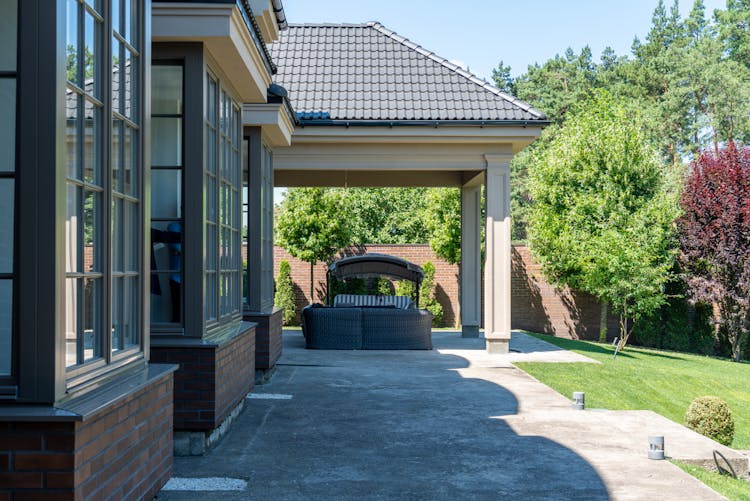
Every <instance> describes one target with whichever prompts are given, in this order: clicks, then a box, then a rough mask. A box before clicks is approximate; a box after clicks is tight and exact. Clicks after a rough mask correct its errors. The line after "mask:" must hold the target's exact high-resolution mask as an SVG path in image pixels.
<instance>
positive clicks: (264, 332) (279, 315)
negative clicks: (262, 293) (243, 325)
mask: <svg viewBox="0 0 750 501" xmlns="http://www.w3.org/2000/svg"><path fill="white" fill-rule="evenodd" d="M243 320H245V321H246V322H255V323H257V324H258V325H257V327H256V329H255V369H256V370H261V371H268V370H270V369H272V368H273V367H274V366H275V365H276V362H277V361H278V360H279V357H281V345H282V342H281V330H282V323H283V310H282V309H281V308H276V309H275V310H274V311H272V312H271V313H254V312H245V314H244V315H243Z"/></svg>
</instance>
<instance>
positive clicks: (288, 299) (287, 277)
mask: <svg viewBox="0 0 750 501" xmlns="http://www.w3.org/2000/svg"><path fill="white" fill-rule="evenodd" d="M273 304H274V305H276V306H277V307H279V308H282V309H283V310H284V312H283V313H282V315H283V317H282V318H283V321H284V325H292V323H293V322H294V319H295V318H296V317H297V302H296V301H295V298H294V283H293V282H292V267H291V265H290V264H289V261H287V260H286V259H284V260H283V261H281V262H280V263H279V277H278V278H277V279H276V295H275V296H274V299H273Z"/></svg>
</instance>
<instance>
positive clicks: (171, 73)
mask: <svg viewBox="0 0 750 501" xmlns="http://www.w3.org/2000/svg"><path fill="white" fill-rule="evenodd" d="M151 113H154V114H165V115H182V66H161V65H157V66H153V67H152V68H151Z"/></svg>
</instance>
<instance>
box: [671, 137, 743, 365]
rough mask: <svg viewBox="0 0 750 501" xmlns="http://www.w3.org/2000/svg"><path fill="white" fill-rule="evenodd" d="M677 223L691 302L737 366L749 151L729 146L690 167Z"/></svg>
mask: <svg viewBox="0 0 750 501" xmlns="http://www.w3.org/2000/svg"><path fill="white" fill-rule="evenodd" d="M681 205H682V210H683V211H684V214H683V215H682V216H681V217H680V218H679V219H678V226H679V230H680V250H681V261H682V264H683V266H684V269H685V271H686V272H687V281H688V285H689V286H690V290H691V293H692V296H693V298H694V299H695V300H697V301H701V302H706V303H709V304H715V305H718V307H719V312H720V318H719V319H717V320H718V321H719V322H720V323H721V324H722V325H723V326H724V328H725V331H726V333H727V337H728V340H729V343H730V344H731V346H732V359H733V360H734V361H735V362H739V361H740V358H741V357H742V347H743V346H744V345H745V342H746V341H747V337H748V332H749V331H750V148H748V147H745V148H742V149H738V148H737V146H736V145H735V144H734V143H733V142H730V143H729V144H728V145H727V146H726V148H724V149H723V150H721V151H719V154H718V155H715V154H713V153H708V152H705V153H703V154H702V155H701V156H700V157H699V158H698V159H697V160H696V161H694V162H693V163H692V164H691V168H690V173H689V175H688V179H687V184H686V186H685V191H684V192H683V194H682V199H681Z"/></svg>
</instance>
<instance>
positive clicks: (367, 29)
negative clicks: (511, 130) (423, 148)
mask: <svg viewBox="0 0 750 501" xmlns="http://www.w3.org/2000/svg"><path fill="white" fill-rule="evenodd" d="M271 54H272V56H273V59H274V61H275V62H276V64H277V66H278V73H277V74H276V77H275V82H276V83H278V84H280V85H282V86H284V87H285V88H286V89H287V90H288V91H289V98H290V100H291V102H292V106H293V107H294V110H295V111H296V113H297V116H298V118H299V119H300V120H301V121H303V122H306V121H307V122H309V121H316V120H317V121H395V122H400V121H414V120H426V121H451V120H459V121H487V122H495V121H502V122H518V121H521V122H526V121H529V122H533V121H536V122H539V121H541V122H544V121H546V117H545V115H544V114H543V113H541V112H540V111H537V110H535V109H533V108H532V107H531V106H529V105H528V104H526V103H524V102H522V101H519V100H518V99H516V98H514V97H512V96H510V95H508V94H506V93H504V92H501V91H500V90H498V89H496V88H495V87H493V86H492V85H490V84H489V83H487V82H485V81H483V80H480V79H479V78H477V77H476V76H474V75H472V74H471V73H469V72H468V71H466V70H464V69H462V68H461V67H460V66H457V65H455V64H453V63H451V62H449V61H448V60H446V59H444V58H441V57H440V56H438V55H436V54H435V53H433V52H430V51H428V50H426V49H424V48H422V47H420V46H419V45H417V44H415V43H414V42H411V41H410V40H408V39H406V38H404V37H402V36H399V35H397V34H396V33H394V32H393V31H390V30H388V29H387V28H385V27H384V26H382V25H381V24H380V23H367V24H336V25H329V24H315V25H312V24H308V25H289V29H287V30H285V31H283V32H282V33H281V35H280V38H279V41H278V42H276V43H274V44H272V45H271Z"/></svg>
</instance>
